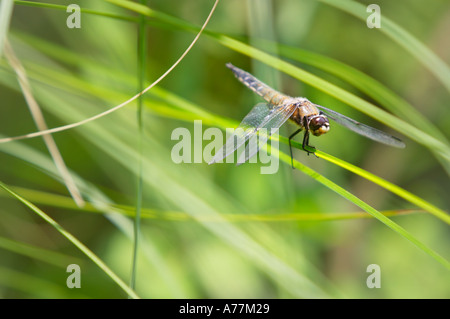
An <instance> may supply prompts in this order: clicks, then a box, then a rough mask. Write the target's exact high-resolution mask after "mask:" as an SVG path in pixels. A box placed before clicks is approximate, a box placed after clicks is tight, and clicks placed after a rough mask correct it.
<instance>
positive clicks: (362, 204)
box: [268, 146, 450, 270]
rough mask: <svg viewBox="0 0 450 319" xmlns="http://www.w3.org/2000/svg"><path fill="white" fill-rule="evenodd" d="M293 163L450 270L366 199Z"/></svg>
mask: <svg viewBox="0 0 450 319" xmlns="http://www.w3.org/2000/svg"><path fill="white" fill-rule="evenodd" d="M268 149H269V150H270V146H269V147H268ZM279 158H280V159H281V160H282V161H283V162H285V163H286V164H288V165H291V160H292V159H291V157H290V156H289V155H287V154H285V153H283V152H281V151H279ZM293 165H294V167H295V168H296V169H298V170H300V171H302V172H303V173H305V174H306V175H308V176H310V177H312V178H313V179H315V180H316V181H317V182H319V183H321V184H322V185H324V186H326V187H327V188H329V189H330V190H332V191H333V192H335V193H337V194H339V195H341V196H342V197H344V198H345V199H347V200H348V201H350V202H352V203H353V204H355V205H356V206H358V207H360V208H361V209H363V210H364V211H366V212H367V213H369V214H370V215H372V216H373V217H375V218H376V219H378V220H379V221H381V222H382V223H383V224H385V225H386V226H388V227H389V228H391V229H392V230H393V231H395V232H396V233H398V234H399V235H401V236H403V237H404V238H406V239H407V240H409V241H410V242H411V243H413V244H414V245H415V246H416V247H418V248H419V249H421V250H422V251H424V252H425V253H426V254H428V255H429V256H431V257H432V258H433V259H435V260H436V261H437V262H439V263H440V264H441V265H443V266H444V267H446V268H447V269H448V270H450V262H448V261H447V260H446V259H445V258H444V257H442V256H441V255H439V254H438V253H436V252H435V251H434V250H432V249H431V248H429V247H428V246H427V245H425V244H423V243H422V242H421V241H419V240H418V239H416V238H415V237H414V236H413V235H411V234H410V233H409V232H408V231H407V230H406V229H404V228H403V227H401V226H400V225H398V224H396V223H395V222H393V221H392V220H390V219H389V218H388V217H386V216H384V215H383V214H381V213H380V212H379V211H377V210H376V209H375V208H373V207H371V206H370V205H369V204H367V203H365V202H364V201H362V200H360V199H359V198H358V197H356V196H355V195H353V194H351V193H350V192H348V191H347V190H345V189H344V188H342V187H340V186H339V185H337V184H335V183H333V182H332V181H331V180H329V179H327V178H326V177H324V176H322V175H320V174H319V173H317V172H316V171H314V170H313V169H311V168H309V167H307V166H305V165H303V164H302V163H300V162H299V161H297V160H295V159H294V160H293Z"/></svg>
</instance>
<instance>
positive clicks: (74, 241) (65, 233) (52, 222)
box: [0, 182, 139, 299]
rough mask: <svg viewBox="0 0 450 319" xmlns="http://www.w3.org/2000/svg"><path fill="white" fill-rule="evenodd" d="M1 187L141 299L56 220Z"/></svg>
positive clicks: (122, 286)
mask: <svg viewBox="0 0 450 319" xmlns="http://www.w3.org/2000/svg"><path fill="white" fill-rule="evenodd" d="M0 187H1V188H3V189H4V190H5V191H7V192H8V193H9V194H11V195H12V196H13V197H15V198H16V199H17V200H19V201H20V202H22V203H23V204H24V205H25V206H27V207H28V208H30V209H31V210H32V211H33V212H35V213H36V214H37V215H38V216H39V217H41V218H42V219H44V220H45V221H46V222H47V223H49V224H50V225H51V226H53V227H54V228H55V229H56V230H57V231H58V232H59V233H61V234H62V235H63V236H64V237H66V238H67V239H68V240H69V241H70V242H71V243H72V244H74V245H75V246H76V247H77V248H78V249H80V250H81V251H82V252H83V253H84V254H85V255H86V256H87V257H89V259H91V260H92V261H93V262H94V263H95V264H96V265H97V266H98V267H100V269H102V270H103V271H104V272H105V274H107V275H108V276H109V277H110V278H111V279H112V280H113V281H114V282H116V283H117V284H118V285H119V287H120V288H122V289H123V291H125V292H126V293H127V294H128V295H129V296H130V297H132V298H133V299H139V296H138V295H137V294H136V292H134V290H132V289H131V288H130V287H128V286H127V284H125V282H123V281H122V279H120V277H119V276H117V275H116V274H115V273H114V272H113V271H112V270H111V269H110V268H109V267H108V266H107V265H106V264H105V263H104V262H103V261H102V260H101V259H100V258H98V257H97V256H96V255H95V254H94V253H93V252H92V251H91V250H90V249H89V248H87V247H86V246H85V245H84V244H83V243H81V242H80V241H79V240H78V239H77V238H76V237H75V236H73V235H72V234H71V233H69V232H68V231H67V230H65V229H64V228H63V227H62V226H61V225H59V224H58V223H57V222H56V221H55V220H53V219H52V218H51V217H50V216H48V215H47V214H46V213H44V212H43V211H42V210H41V209H39V208H38V207H37V206H35V205H34V204H32V203H30V202H29V201H28V200H26V199H25V198H23V197H21V196H20V195H19V194H17V193H15V192H14V191H12V190H11V189H9V188H8V187H7V186H6V185H5V184H3V183H2V182H0Z"/></svg>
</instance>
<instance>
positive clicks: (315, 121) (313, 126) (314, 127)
mask: <svg viewBox="0 0 450 319" xmlns="http://www.w3.org/2000/svg"><path fill="white" fill-rule="evenodd" d="M309 129H310V130H311V133H313V134H314V135H316V136H319V135H322V134H325V133H326V132H328V130H329V129H330V123H329V122H328V119H327V118H326V117H325V116H323V115H319V116H317V117H314V118H312V119H311V122H310V123H309Z"/></svg>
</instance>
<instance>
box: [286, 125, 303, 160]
mask: <svg viewBox="0 0 450 319" xmlns="http://www.w3.org/2000/svg"><path fill="white" fill-rule="evenodd" d="M301 131H302V129H301V128H300V129H298V130H297V131H295V132H294V133H292V134H291V136H289V151H290V153H291V166H292V168H294V156H293V155H292V145H291V140H292V139H293V138H294V136H295V135H297V134H298V133H300V132H301Z"/></svg>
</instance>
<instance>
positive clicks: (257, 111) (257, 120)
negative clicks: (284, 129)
mask: <svg viewBox="0 0 450 319" xmlns="http://www.w3.org/2000/svg"><path fill="white" fill-rule="evenodd" d="M283 110H284V107H283V106H280V107H274V106H273V105H271V104H269V103H258V104H256V105H255V106H254V107H253V109H252V110H251V111H250V113H248V114H247V116H245V117H244V119H243V120H242V122H241V124H239V126H238V127H237V128H236V129H235V130H234V132H233V134H232V135H231V136H230V137H229V138H228V139H227V141H226V143H225V145H224V146H222V148H221V149H220V150H219V151H218V152H217V153H216V154H215V156H214V158H213V159H212V160H211V161H210V162H209V164H213V163H216V162H218V161H221V160H222V159H224V158H225V157H227V156H229V155H230V154H231V153H233V152H234V151H235V150H236V149H238V148H239V147H240V146H241V145H243V144H244V143H245V142H247V141H248V139H249V138H250V137H252V136H253V135H255V134H256V133H257V132H258V130H259V129H260V128H261V127H265V125H266V124H267V123H269V122H271V120H272V119H273V118H278V117H279V114H281V113H283ZM292 112H293V111H292ZM291 114H292V113H291ZM288 118H289V117H288ZM281 124H282V123H281ZM281 124H280V125H281Z"/></svg>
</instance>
